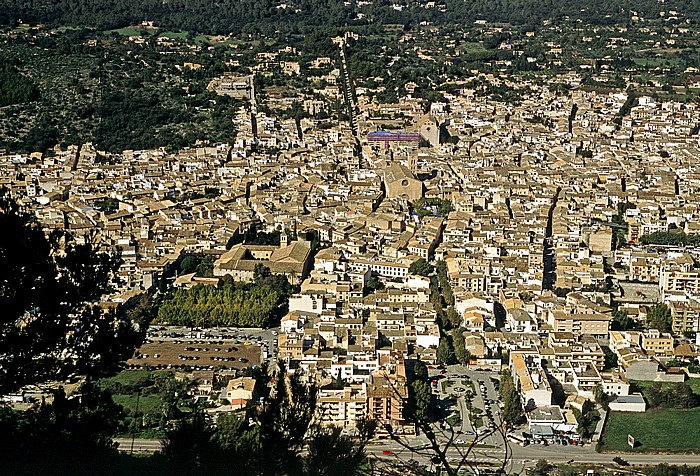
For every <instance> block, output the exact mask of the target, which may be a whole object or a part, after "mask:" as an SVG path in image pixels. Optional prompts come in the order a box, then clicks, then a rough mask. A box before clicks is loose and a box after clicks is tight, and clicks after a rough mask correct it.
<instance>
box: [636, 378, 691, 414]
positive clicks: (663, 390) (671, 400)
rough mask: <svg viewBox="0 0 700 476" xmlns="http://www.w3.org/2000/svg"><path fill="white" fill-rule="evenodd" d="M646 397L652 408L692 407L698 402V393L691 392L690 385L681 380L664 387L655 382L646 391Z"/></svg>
mask: <svg viewBox="0 0 700 476" xmlns="http://www.w3.org/2000/svg"><path fill="white" fill-rule="evenodd" d="M646 397H647V400H648V401H649V406H650V407H652V408H656V407H672V408H694V407H697V406H698V405H699V404H700V400H699V397H698V395H696V394H695V393H693V389H692V388H691V387H690V385H688V384H687V383H683V382H678V383H675V384H673V385H671V386H668V387H664V386H663V385H662V384H661V382H656V383H654V385H652V387H651V388H650V389H649V390H648V391H647V392H646Z"/></svg>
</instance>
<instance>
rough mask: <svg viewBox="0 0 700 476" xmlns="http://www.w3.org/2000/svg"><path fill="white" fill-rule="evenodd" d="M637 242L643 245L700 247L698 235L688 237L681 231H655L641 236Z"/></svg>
mask: <svg viewBox="0 0 700 476" xmlns="http://www.w3.org/2000/svg"><path fill="white" fill-rule="evenodd" d="M639 241H640V242H641V243H642V244H643V245H666V246H686V245H690V246H698V245H700V235H688V234H686V233H684V232H683V231H656V232H654V233H650V234H648V235H642V236H641V237H640V238H639Z"/></svg>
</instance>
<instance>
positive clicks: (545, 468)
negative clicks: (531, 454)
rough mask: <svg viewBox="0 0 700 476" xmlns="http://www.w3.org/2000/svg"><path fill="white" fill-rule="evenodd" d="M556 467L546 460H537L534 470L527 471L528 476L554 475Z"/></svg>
mask: <svg viewBox="0 0 700 476" xmlns="http://www.w3.org/2000/svg"><path fill="white" fill-rule="evenodd" d="M553 469H554V466H552V465H551V464H549V462H547V460H546V459H540V460H537V463H535V467H534V468H530V469H528V470H527V471H526V473H527V475H528V476H549V475H550V474H552V470H553Z"/></svg>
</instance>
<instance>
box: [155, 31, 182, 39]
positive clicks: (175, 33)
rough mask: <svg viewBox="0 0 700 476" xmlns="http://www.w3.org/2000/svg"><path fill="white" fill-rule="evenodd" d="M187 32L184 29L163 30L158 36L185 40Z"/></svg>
mask: <svg viewBox="0 0 700 476" xmlns="http://www.w3.org/2000/svg"><path fill="white" fill-rule="evenodd" d="M187 34H188V33H187V32H186V31H164V32H163V33H161V34H160V35H158V36H162V37H164V38H171V39H173V40H185V39H187Z"/></svg>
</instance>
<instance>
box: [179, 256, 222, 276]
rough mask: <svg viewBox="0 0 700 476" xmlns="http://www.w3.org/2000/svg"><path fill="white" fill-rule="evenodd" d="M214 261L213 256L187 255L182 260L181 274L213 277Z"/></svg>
mask: <svg viewBox="0 0 700 476" xmlns="http://www.w3.org/2000/svg"><path fill="white" fill-rule="evenodd" d="M213 272H214V261H213V260H212V258H211V256H198V255H185V256H184V257H183V258H182V260H180V273H182V274H190V273H195V274H196V275H197V276H208V277H210V276H213V275H214V274H213Z"/></svg>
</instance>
